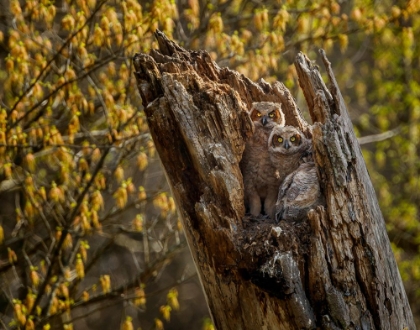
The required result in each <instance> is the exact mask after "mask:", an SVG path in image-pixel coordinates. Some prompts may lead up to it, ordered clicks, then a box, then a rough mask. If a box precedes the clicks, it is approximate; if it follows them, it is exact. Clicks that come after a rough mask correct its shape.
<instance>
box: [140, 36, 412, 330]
mask: <svg viewBox="0 0 420 330" xmlns="http://www.w3.org/2000/svg"><path fill="white" fill-rule="evenodd" d="M156 38H157V40H158V42H159V51H156V50H153V51H152V52H151V54H150V55H146V54H137V55H136V56H135V57H134V66H135V68H136V78H137V82H138V88H139V91H140V93H141V96H142V99H143V105H144V111H145V113H146V115H147V120H148V124H149V127H150V131H151V134H152V137H153V140H154V142H155V145H156V149H157V151H158V153H159V155H160V158H161V160H162V163H163V165H164V168H165V170H166V174H167V178H168V181H169V183H170V185H171V188H172V192H173V195H174V198H175V200H176V203H177V206H178V211H179V215H180V216H181V218H182V221H183V224H184V229H185V233H186V236H187V241H188V243H189V246H190V250H191V253H192V255H193V258H194V261H195V264H196V266H197V270H198V273H199V276H200V278H201V281H202V284H203V288H204V291H205V294H206V296H207V301H208V305H209V308H210V311H211V314H212V317H213V321H214V324H215V326H216V328H217V329H315V328H317V327H320V328H322V329H391V330H394V329H401V330H402V329H415V325H414V322H413V317H412V313H411V310H410V306H409V304H408V300H407V297H406V294H405V291H404V287H403V285H402V281H401V278H400V275H399V272H398V268H397V265H396V262H395V259H394V256H393V254H392V251H391V248H390V243H389V240H388V236H387V233H386V230H385V225H384V220H383V217H382V214H381V211H380V209H379V206H378V203H377V200H376V196H375V192H374V190H373V187H372V184H371V182H370V178H369V175H368V173H367V170H366V166H365V163H364V160H363V157H362V154H361V150H360V147H359V145H358V142H357V140H356V137H355V135H354V132H353V127H352V124H351V121H350V119H349V117H348V114H347V110H346V107H345V105H344V102H343V99H342V97H341V94H340V91H339V89H338V86H337V84H336V81H335V78H334V75H333V73H332V70H331V66H330V63H329V62H328V61H327V59H326V57H325V54H323V53H322V57H323V61H324V64H325V66H326V69H327V73H328V76H329V80H330V84H331V86H330V87H329V88H327V87H326V86H325V84H324V83H323V81H322V79H321V76H320V74H319V72H318V70H317V68H316V67H314V66H313V65H312V64H311V63H310V61H309V60H308V59H307V58H306V56H305V55H303V54H299V55H298V57H297V59H296V62H295V65H296V68H297V72H298V75H299V81H300V85H301V87H302V89H303V92H304V94H305V98H306V101H307V103H308V107H309V111H310V114H311V117H312V120H313V121H314V122H315V124H314V125H313V126H310V125H309V124H308V123H306V122H305V120H304V119H303V117H302V115H301V113H300V111H299V109H298V108H297V106H296V103H295V101H294V99H293V97H292V96H291V94H290V92H289V91H288V90H287V88H286V87H285V86H284V85H283V84H281V83H279V82H276V83H274V84H272V85H270V84H268V83H266V82H265V81H263V80H261V81H259V82H258V83H254V82H252V81H250V80H249V79H247V78H246V77H244V76H243V75H240V74H239V73H237V72H235V71H231V70H229V69H227V68H220V67H218V66H217V64H215V63H214V62H213V61H212V60H211V58H210V56H209V55H208V54H207V53H206V52H205V51H200V52H195V51H186V50H184V49H183V48H181V47H179V46H178V45H176V44H175V43H173V42H172V41H169V40H168V39H167V38H166V37H165V36H164V35H163V34H162V33H160V32H159V31H158V32H156ZM256 101H273V102H280V103H282V108H283V111H284V112H285V116H286V124H288V125H294V126H297V127H299V128H300V129H301V130H303V131H304V132H305V133H306V134H307V135H308V136H311V135H312V138H313V142H314V151H315V161H316V164H317V168H318V174H319V176H320V178H321V184H322V190H323V192H324V194H325V196H326V200H327V207H326V209H325V210H324V209H323V208H318V209H317V210H313V211H311V212H310V214H309V221H307V222H305V223H302V224H298V225H292V224H290V223H285V222H280V224H278V225H277V224H274V223H272V222H270V221H268V220H267V221H261V222H258V223H255V222H251V221H249V220H248V219H247V218H246V217H244V213H245V209H244V203H243V182H242V175H241V172H240V169H239V161H240V160H241V157H242V152H243V150H244V146H245V141H246V139H247V138H248V137H249V136H250V135H251V134H252V131H253V126H252V123H251V122H250V119H249V117H248V115H247V113H246V111H247V110H248V109H249V108H250V106H251V103H252V102H256Z"/></svg>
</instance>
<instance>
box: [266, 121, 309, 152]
mask: <svg viewBox="0 0 420 330" xmlns="http://www.w3.org/2000/svg"><path fill="white" fill-rule="evenodd" d="M303 139H305V137H302V133H301V132H300V131H299V130H298V129H296V128H295V127H293V126H284V127H279V126H276V127H275V128H274V129H273V131H272V132H271V135H270V138H269V139H268V147H269V148H270V149H272V150H274V151H276V152H280V153H283V154H291V153H295V152H297V151H300V149H301V145H302V141H303Z"/></svg>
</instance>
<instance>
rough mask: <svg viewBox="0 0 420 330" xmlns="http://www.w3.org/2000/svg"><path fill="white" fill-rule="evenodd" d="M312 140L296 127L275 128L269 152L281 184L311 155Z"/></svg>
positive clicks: (270, 138)
mask: <svg viewBox="0 0 420 330" xmlns="http://www.w3.org/2000/svg"><path fill="white" fill-rule="evenodd" d="M311 150H312V144H311V140H309V139H307V138H306V137H305V135H303V133H302V132H301V131H300V130H298V129H297V128H296V127H294V126H275V127H274V128H273V130H272V131H271V134H270V137H269V139H268V152H269V155H270V160H271V163H272V164H273V166H274V167H275V168H276V169H277V170H278V171H279V176H280V180H281V182H282V181H283V180H284V179H285V177H286V176H287V175H289V174H290V173H292V172H293V171H294V170H296V169H297V168H298V167H299V165H300V164H301V163H302V158H303V157H305V156H307V155H308V154H310V153H311Z"/></svg>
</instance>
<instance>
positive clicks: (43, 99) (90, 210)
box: [0, 0, 420, 329]
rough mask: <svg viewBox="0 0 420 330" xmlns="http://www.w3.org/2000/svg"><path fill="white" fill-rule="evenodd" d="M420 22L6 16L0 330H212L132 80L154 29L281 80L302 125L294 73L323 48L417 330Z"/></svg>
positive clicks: (324, 11)
mask: <svg viewBox="0 0 420 330" xmlns="http://www.w3.org/2000/svg"><path fill="white" fill-rule="evenodd" d="M419 11H420V1H417V0H412V1H388V0H385V1H366V0H363V1H362V0H354V1H345V0H343V1H333V0H328V1H319V2H313V1H301V0H289V1H257V0H220V1H219V0H177V1H167V0H154V1H153V0H152V1H136V0H127V1H120V0H115V1H97V0H76V1H73V0H67V1H64V0H57V1H49V0H28V1H18V0H7V1H1V4H0V84H1V88H0V206H1V207H0V327H4V328H10V329H13V328H14V329H18V328H21V329H34V328H35V327H36V326H37V327H44V328H45V329H48V328H51V329H73V328H74V329H100V328H103V329H118V328H121V329H131V327H134V329H137V328H140V327H141V328H142V329H150V328H156V329H163V328H165V329H185V328H187V327H191V328H194V329H200V328H202V329H212V325H211V322H210V319H209V316H208V310H207V306H206V302H205V299H204V296H203V294H202V292H201V287H200V284H199V281H198V279H197V276H196V273H195V269H194V265H193V264H192V260H191V257H190V255H189V251H188V247H187V246H186V243H185V239H184V236H183V234H182V228H181V225H180V221H179V219H178V217H177V214H176V207H175V204H174V201H173V199H172V197H171V194H170V192H169V188H168V186H167V184H166V180H165V175H164V173H163V171H162V167H161V165H160V162H159V159H158V157H157V155H156V153H155V149H154V146H153V141H152V140H151V138H150V135H149V132H148V127H147V124H146V121H145V117H144V113H143V112H142V111H141V110H142V105H141V100H140V97H139V93H138V90H137V86H136V82H135V79H134V76H133V67H132V63H131V59H132V56H133V55H134V54H135V53H136V52H143V53H148V52H150V51H151V50H152V49H154V48H157V44H156V41H155V39H154V37H153V32H154V31H155V30H156V29H157V28H159V29H161V30H162V31H163V32H164V33H165V34H166V35H167V36H168V37H169V38H172V39H173V40H174V41H176V42H178V43H179V44H180V45H181V46H183V47H184V48H187V49H196V50H198V49H205V50H207V51H208V52H209V53H210V54H211V56H212V58H213V59H214V60H215V61H216V62H217V63H218V64H219V65H220V66H228V67H229V68H231V69H234V70H237V71H239V72H240V73H243V74H244V75H245V76H247V77H249V78H250V79H252V80H258V79H260V78H263V79H265V80H266V81H269V82H273V81H276V80H278V81H281V82H283V83H284V84H285V85H286V86H287V87H288V88H289V89H290V90H291V92H292V95H294V97H295V98H296V99H297V102H298V105H299V107H300V108H301V109H302V110H304V112H305V114H306V115H307V111H306V104H305V102H304V98H303V95H302V93H301V92H300V90H299V86H298V82H297V76H296V72H295V69H294V66H293V61H294V58H295V55H296V54H297V52H299V51H302V52H304V53H306V54H307V55H308V56H309V58H311V59H313V60H317V58H318V49H319V48H323V49H324V50H325V51H326V53H327V56H328V58H329V59H330V61H331V62H332V66H333V70H334V73H335V75H336V77H337V80H338V85H339V86H340V89H341V92H342V94H343V95H344V98H345V101H346V103H347V106H348V109H349V111H350V116H351V118H352V121H353V124H354V127H355V130H356V134H357V135H358V136H359V138H360V140H359V141H360V143H361V145H362V149H363V154H364V157H365V160H366V162H367V165H368V168H369V173H370V176H371V179H372V181H373V184H374V186H375V189H376V192H377V195H378V198H379V201H380V206H381V209H382V212H383V215H384V218H385V221H386V226H387V230H388V234H389V237H390V239H391V242H392V248H393V251H394V253H395V256H396V259H397V262H398V265H399V269H400V272H401V275H402V278H403V280H404V284H405V287H406V290H407V294H408V297H409V299H410V301H411V303H412V304H411V306H412V310H413V313H414V315H415V318H416V322H417V326H420V305H418V304H415V303H414V302H415V301H416V300H417V299H418V298H419V296H420V253H419V252H420V251H419V247H420V223H419V221H420V211H419V207H420V176H419V174H420V173H419V171H420V159H419V134H420V132H419V129H420V46H419V42H418V38H417V37H416V36H418V35H420V13H419ZM321 71H322V70H321ZM307 117H308V116H307ZM167 143H168V145H170V144H171V143H176V141H167Z"/></svg>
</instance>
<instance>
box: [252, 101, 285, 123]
mask: <svg viewBox="0 0 420 330" xmlns="http://www.w3.org/2000/svg"><path fill="white" fill-rule="evenodd" d="M249 116H250V117H251V119H252V121H253V122H254V125H256V126H263V127H273V126H275V125H282V126H283V125H284V123H285V120H284V114H283V112H282V110H281V104H280V103H273V102H254V103H252V108H251V110H250V111H249Z"/></svg>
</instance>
